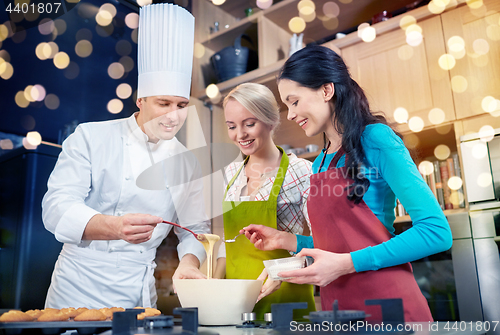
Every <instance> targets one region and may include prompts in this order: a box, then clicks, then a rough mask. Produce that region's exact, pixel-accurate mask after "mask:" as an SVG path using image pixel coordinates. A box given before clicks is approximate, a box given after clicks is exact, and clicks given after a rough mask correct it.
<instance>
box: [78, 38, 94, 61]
mask: <svg viewBox="0 0 500 335" xmlns="http://www.w3.org/2000/svg"><path fill="white" fill-rule="evenodd" d="M92 50H93V47H92V43H90V41H87V40H80V41H78V42H77V43H76V45H75V53H76V54H77V55H78V56H79V57H81V58H85V57H88V56H90V55H91V54H92Z"/></svg>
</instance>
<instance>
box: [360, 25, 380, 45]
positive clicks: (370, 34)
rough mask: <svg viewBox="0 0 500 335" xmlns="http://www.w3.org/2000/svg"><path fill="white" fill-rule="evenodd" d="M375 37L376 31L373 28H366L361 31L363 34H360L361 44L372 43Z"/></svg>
mask: <svg viewBox="0 0 500 335" xmlns="http://www.w3.org/2000/svg"><path fill="white" fill-rule="evenodd" d="M375 37H377V31H376V30H375V28H373V27H367V28H365V29H363V32H362V34H361V39H362V40H363V42H367V43H369V42H372V41H374V40H375Z"/></svg>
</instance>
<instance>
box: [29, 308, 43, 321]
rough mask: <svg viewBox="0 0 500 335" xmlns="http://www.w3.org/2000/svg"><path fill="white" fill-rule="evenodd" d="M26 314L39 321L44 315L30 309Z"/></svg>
mask: <svg viewBox="0 0 500 335" xmlns="http://www.w3.org/2000/svg"><path fill="white" fill-rule="evenodd" d="M26 314H28V315H29V316H31V317H32V318H33V319H38V317H39V316H40V315H42V314H43V311H41V310H39V309H30V310H28V311H26Z"/></svg>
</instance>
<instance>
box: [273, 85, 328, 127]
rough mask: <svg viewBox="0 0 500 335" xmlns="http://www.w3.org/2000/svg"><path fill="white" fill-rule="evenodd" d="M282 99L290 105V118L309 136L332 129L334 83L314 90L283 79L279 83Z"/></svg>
mask: <svg viewBox="0 0 500 335" xmlns="http://www.w3.org/2000/svg"><path fill="white" fill-rule="evenodd" d="M278 90H279V92H280V96H281V101H283V102H284V103H285V105H286V106H287V107H288V116H287V118H288V120H290V121H294V122H296V123H297V124H298V125H299V126H300V127H301V128H302V129H303V130H304V131H305V133H306V135H307V136H308V137H312V136H315V135H317V134H320V133H323V132H326V133H327V134H328V132H330V131H331V129H332V127H333V125H332V112H331V102H330V100H331V99H332V97H333V93H334V87H333V84H332V83H330V84H325V85H323V86H322V87H321V88H319V89H317V90H314V89H311V88H308V87H304V86H301V85H299V84H298V83H297V82H295V81H292V80H288V79H282V80H280V82H279V84H278Z"/></svg>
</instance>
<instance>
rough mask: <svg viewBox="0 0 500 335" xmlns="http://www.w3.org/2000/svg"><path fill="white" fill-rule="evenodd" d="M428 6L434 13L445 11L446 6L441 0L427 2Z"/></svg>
mask: <svg viewBox="0 0 500 335" xmlns="http://www.w3.org/2000/svg"><path fill="white" fill-rule="evenodd" d="M427 8H428V9H429V11H430V12H431V13H432V14H441V13H442V12H444V10H445V8H446V6H444V5H443V3H442V2H440V1H434V0H431V1H430V2H429V3H428V4H427Z"/></svg>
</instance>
